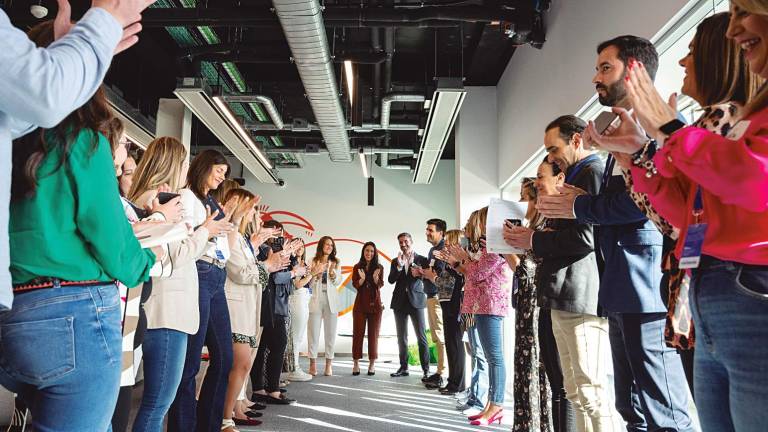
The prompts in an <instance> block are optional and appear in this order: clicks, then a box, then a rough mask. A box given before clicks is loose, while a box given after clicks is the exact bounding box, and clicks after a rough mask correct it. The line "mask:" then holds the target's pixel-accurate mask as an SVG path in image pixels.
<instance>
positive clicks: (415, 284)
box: [388, 254, 429, 312]
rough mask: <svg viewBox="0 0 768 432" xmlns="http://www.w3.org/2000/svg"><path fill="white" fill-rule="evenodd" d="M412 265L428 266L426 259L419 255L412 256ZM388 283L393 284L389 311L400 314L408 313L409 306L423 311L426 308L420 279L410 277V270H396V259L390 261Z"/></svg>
mask: <svg viewBox="0 0 768 432" xmlns="http://www.w3.org/2000/svg"><path fill="white" fill-rule="evenodd" d="M413 264H414V265H416V266H419V267H424V266H426V265H428V264H429V261H427V259H426V258H425V257H423V256H421V255H419V254H414V256H413ZM388 280H389V283H391V284H395V290H394V291H393V292H392V302H391V303H390V304H389V307H390V309H392V310H395V311H400V312H405V311H408V309H409V307H408V306H409V305H410V306H411V307H413V308H414V309H424V308H425V307H427V295H426V294H424V284H423V281H422V280H421V278H415V277H413V276H412V275H411V269H410V268H403V269H402V270H398V268H397V258H395V259H393V260H392V264H391V265H390V268H389V278H388Z"/></svg>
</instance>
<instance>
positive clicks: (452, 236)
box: [445, 229, 464, 246]
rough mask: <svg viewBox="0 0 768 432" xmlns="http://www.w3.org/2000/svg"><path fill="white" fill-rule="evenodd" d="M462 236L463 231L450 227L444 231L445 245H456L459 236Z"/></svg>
mask: <svg viewBox="0 0 768 432" xmlns="http://www.w3.org/2000/svg"><path fill="white" fill-rule="evenodd" d="M462 237H464V231H462V230H457V229H452V230H448V231H446V232H445V245H446V246H451V245H458V244H459V243H461V238H462Z"/></svg>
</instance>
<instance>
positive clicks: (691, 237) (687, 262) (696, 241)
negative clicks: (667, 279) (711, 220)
mask: <svg viewBox="0 0 768 432" xmlns="http://www.w3.org/2000/svg"><path fill="white" fill-rule="evenodd" d="M706 234H707V224H705V223H699V224H693V225H690V226H689V227H688V232H687V233H686V234H685V243H683V254H682V257H680V265H679V267H680V268H681V269H694V268H698V267H699V263H700V262H701V247H702V246H703V245H704V236H705V235H706Z"/></svg>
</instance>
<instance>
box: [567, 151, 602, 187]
mask: <svg viewBox="0 0 768 432" xmlns="http://www.w3.org/2000/svg"><path fill="white" fill-rule="evenodd" d="M597 157H598V156H597V155H595V154H593V155H589V156H587V157H585V158H584V159H582V160H580V161H579V163H577V164H576V165H574V166H573V167H572V168H571V169H570V172H568V174H567V175H566V176H565V182H566V183H568V184H573V180H575V179H576V176H578V175H579V173H580V172H581V169H582V168H584V165H586V164H588V163H590V162H592V161H593V160H595V159H597Z"/></svg>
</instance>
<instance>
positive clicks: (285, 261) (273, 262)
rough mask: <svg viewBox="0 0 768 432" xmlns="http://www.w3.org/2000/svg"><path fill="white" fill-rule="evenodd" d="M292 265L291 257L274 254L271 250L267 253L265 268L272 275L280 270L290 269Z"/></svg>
mask: <svg viewBox="0 0 768 432" xmlns="http://www.w3.org/2000/svg"><path fill="white" fill-rule="evenodd" d="M290 263H291V257H290V256H286V255H283V254H281V253H274V252H272V249H271V248H270V249H269V250H268V252H267V260H266V261H264V266H265V267H266V268H267V271H268V272H270V273H275V272H278V271H280V270H283V269H286V268H288V265H289V264H290Z"/></svg>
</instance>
